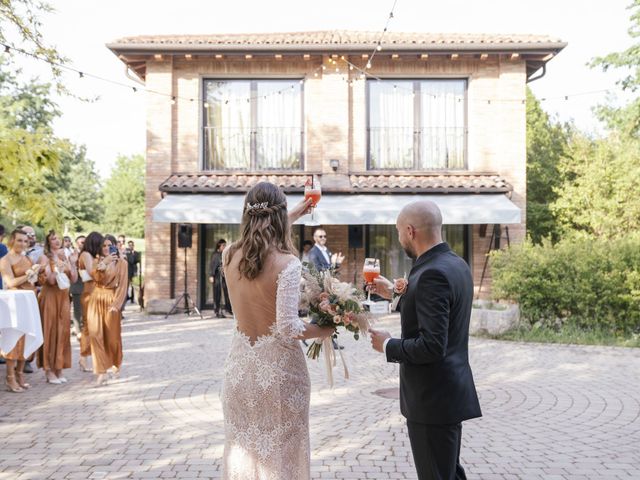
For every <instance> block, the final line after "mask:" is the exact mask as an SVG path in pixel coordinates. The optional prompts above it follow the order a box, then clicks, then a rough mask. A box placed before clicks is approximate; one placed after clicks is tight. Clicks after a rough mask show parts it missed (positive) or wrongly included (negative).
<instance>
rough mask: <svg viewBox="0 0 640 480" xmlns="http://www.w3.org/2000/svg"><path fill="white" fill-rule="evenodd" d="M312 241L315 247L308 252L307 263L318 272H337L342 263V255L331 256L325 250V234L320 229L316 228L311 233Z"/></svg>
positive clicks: (329, 252)
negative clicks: (331, 270) (331, 269)
mask: <svg viewBox="0 0 640 480" xmlns="http://www.w3.org/2000/svg"><path fill="white" fill-rule="evenodd" d="M313 240H314V241H315V245H314V246H313V248H312V249H311V250H309V262H311V263H313V265H314V266H315V267H316V270H318V271H319V272H322V271H324V270H329V269H330V268H333V269H335V270H338V269H339V268H340V264H341V263H342V262H343V261H344V255H342V252H340V253H334V254H332V253H331V251H330V250H329V249H328V248H327V232H325V231H324V230H323V229H322V228H317V229H316V231H315V232H313Z"/></svg>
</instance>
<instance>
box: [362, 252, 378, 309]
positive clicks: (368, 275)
mask: <svg viewBox="0 0 640 480" xmlns="http://www.w3.org/2000/svg"><path fill="white" fill-rule="evenodd" d="M362 276H363V277H364V281H365V282H366V284H367V285H373V284H374V280H375V279H376V278H378V277H379V276H380V260H378V259H377V258H365V259H364V266H363V267H362ZM367 303H368V304H370V303H371V290H368V294H367Z"/></svg>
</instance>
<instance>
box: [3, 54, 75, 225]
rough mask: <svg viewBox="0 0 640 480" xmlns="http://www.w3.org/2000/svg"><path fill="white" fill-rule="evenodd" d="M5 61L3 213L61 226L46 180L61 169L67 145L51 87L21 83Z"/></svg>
mask: <svg viewBox="0 0 640 480" xmlns="http://www.w3.org/2000/svg"><path fill="white" fill-rule="evenodd" d="M5 65H6V62H5V61H3V60H0V72H2V73H0V167H1V168H2V175H0V208H2V210H3V211H4V212H7V213H9V214H10V216H11V217H13V218H20V219H22V220H25V221H28V222H30V223H40V222H44V223H46V224H47V225H50V226H58V223H57V221H58V216H59V207H58V203H57V201H56V198H55V195H54V194H53V193H52V192H51V191H49V190H48V189H47V188H46V185H45V183H46V181H45V177H46V176H47V175H55V174H56V172H57V171H58V168H59V163H60V162H59V159H60V154H61V151H62V150H63V148H64V142H62V141H60V140H59V139H57V138H55V137H54V135H53V132H52V128H51V121H52V120H53V118H55V117H56V116H57V115H58V114H59V112H58V110H57V106H56V105H55V103H53V101H51V100H50V98H49V96H48V92H49V85H47V84H40V83H37V82H34V81H31V82H29V83H27V84H24V85H22V84H19V83H18V81H17V79H16V77H15V75H14V74H12V73H10V72H9V70H8V69H7V68H5Z"/></svg>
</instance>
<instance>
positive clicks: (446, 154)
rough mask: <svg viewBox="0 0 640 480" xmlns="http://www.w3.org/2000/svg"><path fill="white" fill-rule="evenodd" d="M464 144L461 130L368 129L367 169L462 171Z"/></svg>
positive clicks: (463, 135) (434, 128)
mask: <svg viewBox="0 0 640 480" xmlns="http://www.w3.org/2000/svg"><path fill="white" fill-rule="evenodd" d="M465 143H466V134H465V129H464V127H425V128H421V129H418V130H416V129H414V128H412V127H371V128H369V168H371V169H375V170H378V169H380V170H384V169H394V170H439V169H464V168H466V158H465V157H466V155H465Z"/></svg>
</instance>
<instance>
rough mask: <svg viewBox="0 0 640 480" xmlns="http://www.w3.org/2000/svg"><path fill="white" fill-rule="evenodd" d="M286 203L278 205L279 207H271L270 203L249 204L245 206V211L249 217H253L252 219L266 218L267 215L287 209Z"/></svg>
mask: <svg viewBox="0 0 640 480" xmlns="http://www.w3.org/2000/svg"><path fill="white" fill-rule="evenodd" d="M286 206H287V205H286V203H278V204H277V205H272V206H269V202H260V203H247V204H246V206H245V211H246V212H247V215H251V216H252V217H255V216H257V217H264V216H266V215H270V214H272V213H274V212H277V211H278V210H280V209H282V208H285V207H286Z"/></svg>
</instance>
